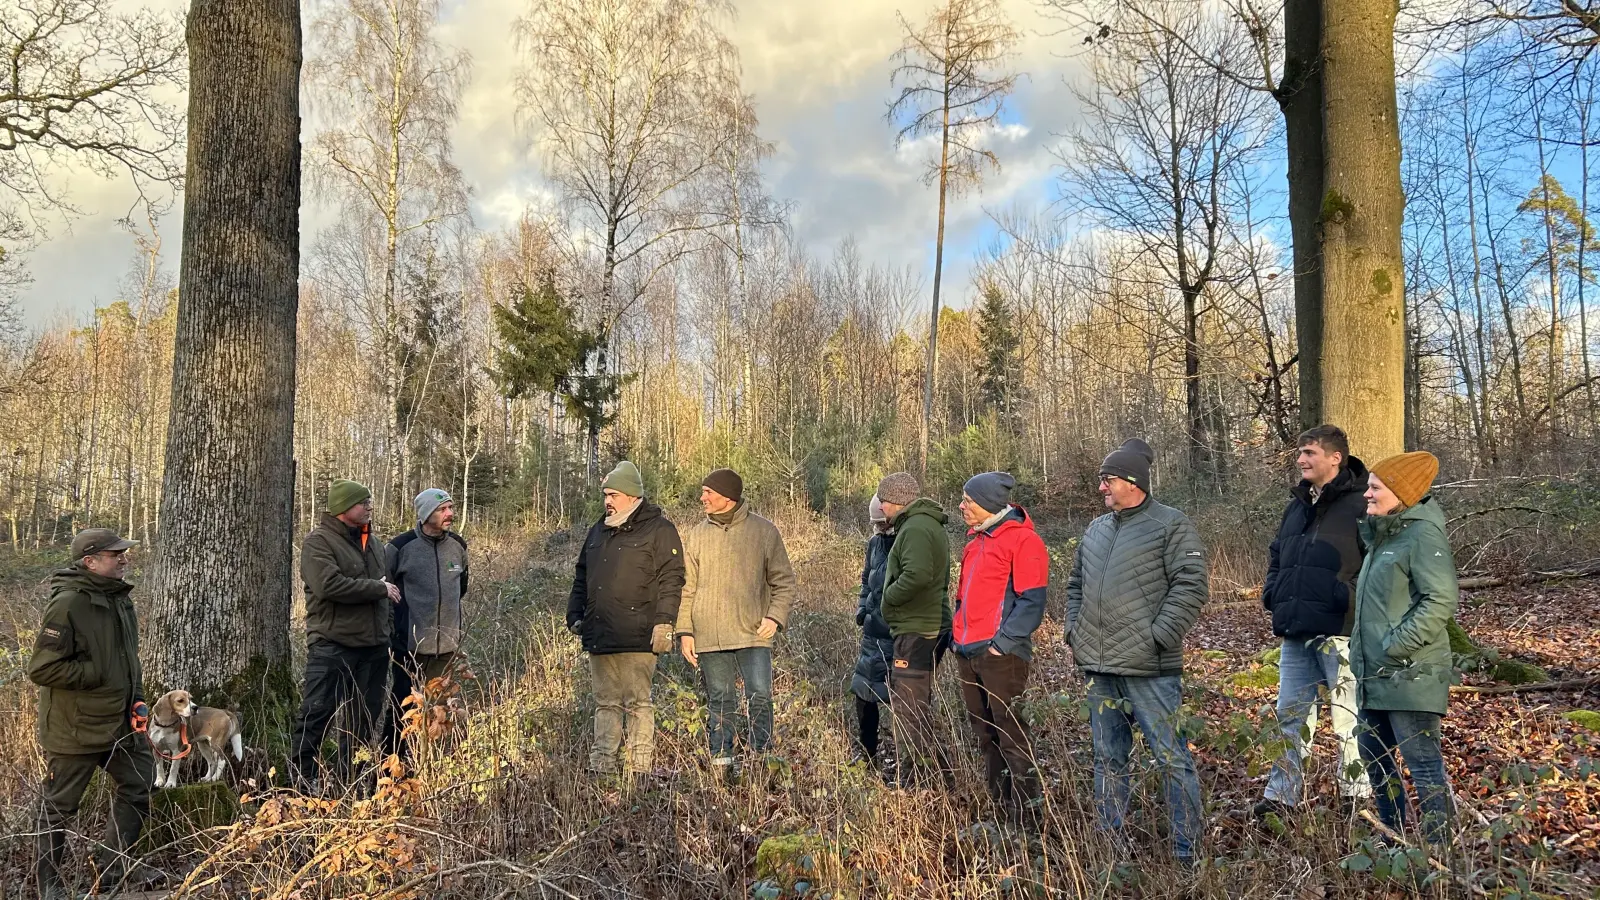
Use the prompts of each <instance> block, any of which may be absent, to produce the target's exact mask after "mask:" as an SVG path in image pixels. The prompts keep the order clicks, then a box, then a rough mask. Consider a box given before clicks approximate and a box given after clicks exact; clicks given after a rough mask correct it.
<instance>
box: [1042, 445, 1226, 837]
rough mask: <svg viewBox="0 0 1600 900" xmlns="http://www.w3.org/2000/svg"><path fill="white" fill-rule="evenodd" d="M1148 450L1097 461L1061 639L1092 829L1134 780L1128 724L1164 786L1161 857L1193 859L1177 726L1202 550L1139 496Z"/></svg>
mask: <svg viewBox="0 0 1600 900" xmlns="http://www.w3.org/2000/svg"><path fill="white" fill-rule="evenodd" d="M1154 461H1155V454H1154V452H1153V451H1151V449H1150V445H1149V444H1146V443H1145V442H1144V441H1142V440H1139V439H1138V438H1133V439H1131V440H1129V441H1127V442H1125V443H1124V444H1123V445H1122V446H1121V447H1118V448H1117V449H1116V450H1113V451H1112V452H1111V454H1110V455H1109V456H1107V457H1106V459H1105V462H1103V463H1101V464H1100V494H1101V496H1102V497H1104V498H1105V505H1106V508H1107V509H1108V510H1109V511H1108V512H1107V513H1106V514H1105V515H1103V516H1101V517H1099V518H1098V519H1095V520H1094V521H1093V522H1090V523H1089V528H1088V530H1087V531H1085V532H1084V535H1083V540H1082V541H1081V542H1080V543H1079V544H1078V554H1077V557H1076V559H1074V561H1073V564H1072V576H1071V578H1069V579H1068V581H1067V643H1068V644H1070V645H1071V646H1072V656H1073V659H1074V660H1075V661H1076V662H1077V664H1078V668H1079V669H1082V670H1083V674H1084V676H1085V677H1086V678H1087V679H1088V681H1089V732H1090V737H1091V740H1092V742H1093V744H1094V796H1095V806H1096V809H1097V811H1098V812H1099V815H1100V827H1102V828H1104V829H1106V830H1108V831H1113V832H1120V831H1121V830H1122V827H1123V823H1124V821H1125V819H1126V818H1127V813H1128V798H1129V794H1130V792H1131V790H1132V788H1133V775H1132V773H1131V771H1130V770H1129V767H1128V759H1129V757H1130V755H1131V754H1132V752H1133V729H1134V727H1135V726H1137V727H1138V729H1139V731H1140V732H1141V733H1143V734H1144V740H1145V744H1146V745H1147V746H1148V747H1149V748H1150V753H1151V755H1152V756H1154V757H1155V761H1156V765H1157V767H1158V768H1159V769H1160V770H1161V772H1162V780H1163V782H1164V783H1165V787H1166V790H1165V794H1166V798H1167V806H1168V807H1169V810H1168V811H1169V813H1170V814H1171V817H1172V828H1171V835H1172V853H1173V856H1175V857H1176V858H1177V859H1178V860H1179V862H1180V863H1182V864H1184V865H1189V866H1192V865H1194V864H1195V855H1196V851H1197V849H1198V848H1197V847H1196V845H1197V844H1198V843H1199V840H1200V830H1201V826H1202V823H1201V815H1202V807H1201V805H1200V779H1199V776H1198V775H1197V774H1196V773H1195V768H1194V757H1193V755H1192V754H1191V753H1190V751H1189V741H1188V739H1187V738H1185V737H1184V736H1183V733H1182V731H1180V730H1179V728H1178V725H1179V721H1178V707H1179V706H1180V705H1181V704H1182V702H1183V636H1184V635H1185V634H1186V633H1187V632H1188V631H1189V628H1190V627H1191V626H1193V625H1194V623H1195V620H1196V619H1197V618H1199V616H1200V608H1201V607H1202V606H1203V605H1204V604H1205V601H1206V593H1207V585H1208V581H1207V574H1206V548H1205V545H1204V544H1202V543H1201V541H1200V532H1199V531H1198V530H1196V529H1195V527H1194V523H1193V522H1191V521H1190V520H1189V517H1188V516H1186V515H1184V514H1183V513H1182V512H1179V511H1178V510H1176V509H1173V508H1172V507H1170V506H1167V505H1165V504H1163V503H1158V502H1156V500H1155V499H1154V498H1152V497H1151V496H1150V465H1151V463H1152V462H1154Z"/></svg>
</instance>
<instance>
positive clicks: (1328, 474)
mask: <svg viewBox="0 0 1600 900" xmlns="http://www.w3.org/2000/svg"><path fill="white" fill-rule="evenodd" d="M1299 445H1300V449H1299V452H1298V453H1297V454H1296V455H1295V465H1296V466H1297V467H1298V468H1299V469H1300V476H1301V479H1300V483H1299V484H1298V485H1296V486H1295V487H1294V489H1293V491H1292V492H1291V493H1292V494H1293V496H1292V497H1291V498H1290V500H1289V505H1288V507H1287V508H1286V509H1284V511H1283V521H1282V522H1281V523H1280V524H1279V525H1278V537H1277V539H1276V540H1274V541H1273V542H1272V549H1271V551H1270V556H1269V558H1268V562H1267V577H1266V581H1265V582H1264V584H1263V586H1262V588H1261V602H1262V605H1264V606H1266V608H1267V609H1268V610H1270V611H1271V613H1272V633H1273V634H1276V635H1277V636H1278V637H1281V638H1283V648H1282V650H1281V653H1282V658H1281V659H1280V660H1279V662H1278V725H1279V727H1280V728H1281V729H1282V730H1283V740H1284V744H1285V745H1284V750H1283V755H1282V756H1281V757H1280V758H1279V759H1278V761H1277V763H1276V764H1275V765H1274V766H1273V767H1272V777H1271V778H1269V779H1268V780H1267V790H1266V796H1265V797H1264V799H1262V801H1261V802H1260V803H1257V804H1256V805H1255V809H1254V812H1255V814H1256V815H1257V816H1261V817H1264V816H1267V815H1269V814H1279V815H1281V814H1283V813H1285V812H1287V811H1288V808H1289V807H1292V806H1294V805H1296V804H1297V803H1299V802H1300V799H1301V796H1302V794H1303V793H1304V789H1305V778H1304V774H1303V771H1302V770H1303V764H1304V760H1305V758H1306V757H1307V756H1309V755H1310V753H1311V735H1312V734H1313V733H1314V731H1315V729H1316V727H1317V705H1318V700H1319V694H1320V692H1321V691H1323V690H1326V691H1327V692H1328V706H1329V716H1328V717H1329V718H1330V719H1331V720H1332V721H1333V730H1334V733H1335V734H1336V735H1337V736H1338V738H1339V771H1338V773H1337V776H1336V777H1337V781H1338V783H1339V796H1340V805H1341V808H1342V810H1343V812H1344V813H1345V814H1346V815H1349V814H1352V813H1353V812H1354V808H1355V805H1356V803H1357V802H1358V801H1359V799H1360V798H1363V797H1370V796H1372V788H1371V786H1370V784H1369V783H1368V781H1367V773H1366V769H1365V767H1363V766H1362V764H1361V752H1360V750H1359V748H1358V747H1357V746H1356V736H1355V730H1356V681H1355V678H1354V677H1353V676H1352V675H1351V674H1350V626H1351V624H1352V623H1353V622H1354V621H1355V604H1354V603H1352V602H1351V600H1352V598H1353V597H1355V584H1356V575H1357V573H1359V572H1360V571H1361V559H1362V556H1363V554H1364V552H1365V551H1364V548H1363V547H1362V546H1361V537H1360V535H1359V533H1358V524H1359V522H1360V519H1361V517H1362V515H1364V514H1365V513H1366V507H1367V502H1366V500H1365V499H1363V498H1362V492H1364V491H1365V490H1366V489H1367V467H1366V466H1364V465H1362V464H1361V460H1359V459H1357V458H1356V457H1354V456H1351V455H1350V442H1349V439H1348V438H1346V437H1345V433H1344V432H1343V431H1341V430H1339V428H1337V427H1336V426H1333V425H1318V426H1317V427H1315V428H1313V429H1311V430H1309V431H1307V432H1306V433H1305V434H1302V435H1300V441H1299Z"/></svg>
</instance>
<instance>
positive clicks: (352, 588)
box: [290, 479, 400, 790]
mask: <svg viewBox="0 0 1600 900" xmlns="http://www.w3.org/2000/svg"><path fill="white" fill-rule="evenodd" d="M387 571H388V569H387V566H386V565H385V560H384V551H383V542H382V541H380V540H378V539H377V537H376V536H375V535H373V533H372V492H371V491H369V490H367V488H366V487H365V486H363V485H361V484H357V483H356V482H354V481H345V480H343V479H341V480H338V481H335V482H334V483H333V484H332V485H330V486H329V488H328V507H327V509H326V511H324V512H323V514H322V521H321V522H320V523H318V525H317V527H316V528H314V529H312V531H311V533H310V534H309V535H307V536H306V540H305V543H304V544H302V545H301V547H300V577H301V578H302V579H303V580H304V582H305V589H306V674H305V685H304V687H303V688H302V689H301V698H302V699H301V703H300V714H299V715H298V716H296V717H295V723H294V735H293V738H292V739H291V745H292V746H291V749H290V753H291V755H292V757H293V759H292V761H291V762H292V765H293V772H292V773H291V774H292V775H293V777H294V779H295V780H296V783H297V784H298V786H299V787H300V788H301V789H303V790H306V789H312V788H313V787H314V784H315V782H316V780H317V768H318V754H319V752H320V751H321V749H322V741H323V738H324V737H325V736H326V735H327V732H328V726H329V725H330V724H331V723H332V722H333V716H334V714H335V713H336V712H338V711H339V707H341V706H343V705H344V704H345V703H347V702H349V701H352V700H354V701H355V706H354V710H355V716H354V722H355V724H354V733H353V734H351V733H341V734H340V735H339V758H338V762H337V767H336V769H335V775H336V778H337V779H338V781H339V782H340V783H341V784H348V783H349V779H350V776H351V771H350V766H351V760H352V759H353V757H354V753H353V750H354V748H353V745H354V744H355V743H366V742H368V741H371V740H372V739H373V738H375V737H376V736H377V727H378V724H379V722H380V718H379V717H380V716H381V715H382V714H383V704H384V700H385V699H386V698H387V696H388V686H389V634H390V629H391V628H393V626H394V613H393V607H394V604H396V603H399V602H400V588H399V587H398V586H396V585H394V584H390V583H388V582H387V581H386V580H385V573H386V572H387Z"/></svg>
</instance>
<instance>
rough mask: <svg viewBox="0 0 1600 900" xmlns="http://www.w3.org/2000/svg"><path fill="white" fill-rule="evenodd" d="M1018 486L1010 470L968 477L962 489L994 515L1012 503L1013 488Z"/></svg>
mask: <svg viewBox="0 0 1600 900" xmlns="http://www.w3.org/2000/svg"><path fill="white" fill-rule="evenodd" d="M1016 486H1017V480H1016V479H1015V478H1012V477H1011V473H1010V472H984V473H983V474H982V475H974V476H972V477H971V478H969V479H967V483H966V484H965V485H963V486H962V487H961V491H962V493H964V494H966V495H967V496H968V497H971V498H972V502H973V503H976V504H978V505H979V506H981V507H983V510H984V512H987V513H988V514H990V515H994V514H995V513H997V512H999V511H1001V510H1002V509H1005V508H1006V507H1007V506H1010V505H1011V489H1012V488H1014V487H1016Z"/></svg>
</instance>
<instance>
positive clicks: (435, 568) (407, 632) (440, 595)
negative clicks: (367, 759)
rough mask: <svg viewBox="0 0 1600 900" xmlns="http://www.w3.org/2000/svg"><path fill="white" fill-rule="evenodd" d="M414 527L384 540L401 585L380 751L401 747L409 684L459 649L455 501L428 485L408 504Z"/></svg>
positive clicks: (462, 567) (461, 593)
mask: <svg viewBox="0 0 1600 900" xmlns="http://www.w3.org/2000/svg"><path fill="white" fill-rule="evenodd" d="M412 506H413V507H414V508H415V510H416V514H417V515H416V521H417V527H416V528H413V529H412V530H410V531H408V532H406V533H405V534H402V535H400V536H399V537H397V538H395V539H394V540H392V541H390V542H389V548H388V553H387V556H388V566H389V582H390V583H391V584H393V585H395V586H396V587H398V588H399V589H400V602H399V603H398V604H396V606H395V608H394V633H393V635H392V637H391V638H390V646H389V651H390V665H389V670H390V671H389V674H390V690H389V715H388V718H387V721H386V722H385V727H384V749H385V750H387V751H389V752H391V753H393V752H395V751H396V750H399V749H400V731H401V717H402V716H403V715H404V704H405V701H406V698H407V697H409V696H411V691H412V688H413V682H414V681H415V680H416V679H417V677H420V678H421V680H422V684H423V686H424V687H426V686H427V682H428V681H430V680H432V679H434V678H438V677H439V676H441V675H443V674H444V673H445V672H446V671H448V670H449V668H450V663H451V662H452V661H454V660H455V658H456V653H457V651H459V650H460V649H461V633H462V614H461V603H462V599H463V598H464V597H466V594H467V542H466V539H465V538H463V537H462V536H461V535H459V534H457V533H456V532H454V531H451V530H450V526H451V525H453V524H455V521H456V512H455V502H454V501H453V500H452V499H451V498H450V494H449V492H448V491H445V490H444V489H442V488H428V489H427V490H425V491H423V492H422V493H420V494H418V495H417V499H416V500H414V501H413V502H412Z"/></svg>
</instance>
